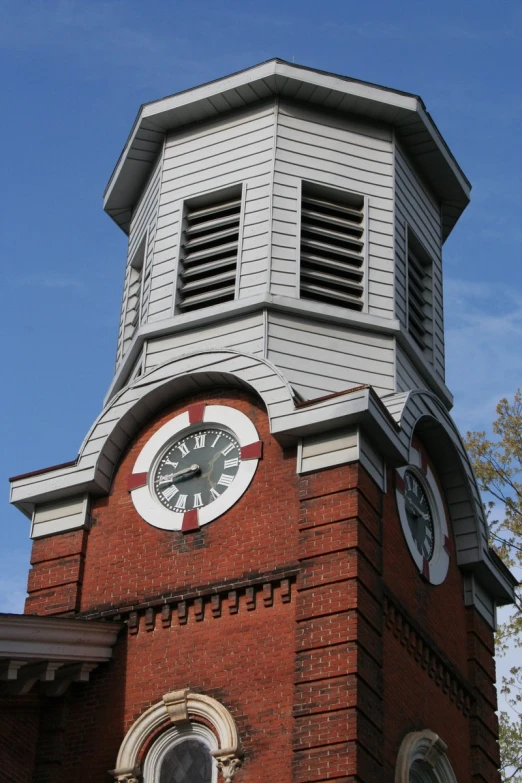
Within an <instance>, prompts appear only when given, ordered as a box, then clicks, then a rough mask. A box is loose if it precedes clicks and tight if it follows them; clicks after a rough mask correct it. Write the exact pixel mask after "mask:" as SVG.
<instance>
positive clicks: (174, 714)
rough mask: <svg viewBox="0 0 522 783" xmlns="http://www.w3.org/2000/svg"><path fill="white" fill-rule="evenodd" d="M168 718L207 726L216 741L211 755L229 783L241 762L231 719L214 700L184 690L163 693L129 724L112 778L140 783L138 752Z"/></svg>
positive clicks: (175, 722)
mask: <svg viewBox="0 0 522 783" xmlns="http://www.w3.org/2000/svg"><path fill="white" fill-rule="evenodd" d="M169 721H170V722H171V723H173V724H174V725H179V724H184V723H187V721H193V722H195V723H198V722H201V723H203V724H207V725H209V726H210V727H211V728H212V731H213V733H214V734H215V737H216V740H217V749H216V750H213V751H211V754H212V756H214V758H215V759H216V764H217V767H218V772H222V774H223V779H224V781H225V783H231V781H232V780H233V779H234V776H235V773H236V771H237V769H239V767H240V765H241V755H242V754H241V748H240V743H239V736H238V733H237V728H236V724H235V722H234V719H233V717H232V715H231V714H230V713H229V711H228V710H227V709H226V708H225V707H224V706H223V705H222V704H220V703H219V702H218V701H216V699H213V698H212V697H210V696H205V695H204V694H201V693H191V692H190V691H189V690H188V689H185V690H181V691H173V692H172V693H166V694H165V695H164V696H163V698H162V700H161V701H160V702H158V703H157V704H154V705H153V706H152V707H149V709H148V710H145V712H144V713H143V714H142V715H140V717H139V718H138V719H137V720H136V721H135V722H134V723H133V724H132V726H131V727H130V729H129V731H128V732H127V734H126V735H125V738H124V740H123V742H122V744H121V746H120V750H119V753H118V758H117V761H116V769H115V770H113V771H112V773H111V774H112V775H113V777H114V780H115V781H118V783H139V782H140V778H141V774H140V769H139V754H140V751H141V749H142V748H143V746H144V744H145V743H146V741H147V740H148V739H149V738H150V737H151V735H153V734H154V733H155V732H156V730H157V729H159V728H160V727H161V726H162V725H163V724H165V723H167V722H169Z"/></svg>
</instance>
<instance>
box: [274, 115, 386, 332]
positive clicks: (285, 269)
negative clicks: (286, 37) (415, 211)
mask: <svg viewBox="0 0 522 783" xmlns="http://www.w3.org/2000/svg"><path fill="white" fill-rule="evenodd" d="M303 180H305V181H310V182H316V183H319V184H323V185H328V186H332V187H337V188H340V189H342V190H349V191H351V192H354V193H358V194H361V195H363V196H366V197H367V200H366V210H367V215H365V221H366V236H365V243H366V246H367V252H368V267H369V268H368V275H367V279H366V280H365V281H364V284H365V287H366V290H367V293H368V311H369V312H370V313H374V314H376V315H380V316H384V317H391V316H392V315H393V309H394V294H393V149H392V144H391V137H390V133H389V131H388V130H387V129H385V128H381V127H380V126H375V127H374V126H371V125H365V124H362V123H361V124H360V123H358V122H356V121H354V120H351V119H348V118H344V119H343V118H340V117H335V116H334V115H331V114H330V113H328V112H323V111H317V110H315V111H314V110H313V109H310V108H308V107H304V106H302V105H299V104H290V103H284V102H282V103H281V104H280V106H279V112H278V120H277V143H276V153H275V164H274V198H273V205H272V217H273V221H272V265H271V275H270V290H271V292H272V293H274V294H279V295H284V296H293V297H296V296H298V295H299V280H298V277H299V263H298V254H299V244H300V242H299V234H300V198H301V182H302V181H303ZM375 262H376V264H377V268H378V270H379V272H380V276H379V277H378V278H377V277H376V276H375V275H373V274H372V271H373V268H374V263H375Z"/></svg>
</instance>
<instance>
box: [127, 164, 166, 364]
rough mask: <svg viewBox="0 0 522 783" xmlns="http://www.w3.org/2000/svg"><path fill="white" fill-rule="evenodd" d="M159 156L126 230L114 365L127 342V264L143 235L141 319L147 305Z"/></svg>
mask: <svg viewBox="0 0 522 783" xmlns="http://www.w3.org/2000/svg"><path fill="white" fill-rule="evenodd" d="M161 164H162V161H161V158H160V159H159V160H158V162H157V164H156V166H155V168H154V170H153V172H152V175H151V177H150V180H149V182H148V184H147V185H146V187H145V189H144V191H143V194H142V196H141V198H140V200H139V202H138V203H137V205H136V207H135V209H134V212H133V215H132V220H131V224H130V231H129V244H128V250H127V266H126V270H125V282H124V289H123V297H122V308H121V315H120V325H119V330H118V346H117V353H116V364H118V363H119V362H120V360H121V359H122V358H123V356H124V354H125V352H126V350H127V347H128V345H129V343H130V339H132V336H131V337H130V338H127V339H125V337H124V330H125V313H126V309H127V292H128V288H129V283H130V273H131V263H132V260H133V258H134V256H135V253H136V251H137V250H138V248H139V246H140V244H141V242H142V240H143V237H144V236H146V237H147V244H146V247H145V255H144V259H143V273H142V297H141V302H142V303H141V321H142V322H143V321H145V320H146V319H147V310H148V304H149V295H150V283H151V266H152V258H153V249H154V233H155V228H156V220H157V215H158V205H159V193H160V181H161Z"/></svg>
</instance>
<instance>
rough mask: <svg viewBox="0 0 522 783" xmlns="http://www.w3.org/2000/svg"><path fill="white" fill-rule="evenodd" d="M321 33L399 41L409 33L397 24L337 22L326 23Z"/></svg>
mask: <svg viewBox="0 0 522 783" xmlns="http://www.w3.org/2000/svg"><path fill="white" fill-rule="evenodd" d="M320 29H321V31H322V32H324V33H327V34H330V35H335V36H343V38H344V37H345V36H347V35H356V36H358V37H359V38H366V39H368V40H371V41H375V40H397V39H401V38H406V36H407V31H406V30H405V29H404V27H400V26H399V25H396V24H386V23H380V24H379V23H376V22H374V21H372V22H365V23H364V24H360V25H347V24H342V23H341V24H338V23H337V22H325V23H324V24H322V25H321V27H320Z"/></svg>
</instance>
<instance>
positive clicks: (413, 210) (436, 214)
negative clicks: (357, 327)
mask: <svg viewBox="0 0 522 783" xmlns="http://www.w3.org/2000/svg"><path fill="white" fill-rule="evenodd" d="M395 220H396V231H395V234H396V286H397V289H396V314H397V317H398V318H399V320H400V321H401V323H403V324H404V326H405V327H406V328H407V263H408V258H407V232H408V226H409V227H410V229H411V230H412V231H413V232H414V234H415V235H416V236H417V238H418V240H419V241H420V242H421V244H422V245H423V247H424V249H425V250H426V252H427V253H428V255H429V257H430V258H431V260H432V262H433V267H432V295H433V309H432V313H433V357H432V365H433V369H434V371H435V373H436V374H437V376H438V377H439V379H440V380H442V381H444V375H445V372H444V331H443V330H444V322H443V299H442V223H441V212H440V205H439V204H438V203H437V201H436V200H435V198H434V196H433V195H432V194H431V193H430V192H429V191H428V190H427V189H426V187H425V186H424V185H423V183H422V182H421V180H420V178H419V177H418V176H417V174H416V172H415V171H414V169H413V167H412V165H411V163H410V161H409V160H408V159H407V158H406V156H405V154H404V153H403V152H402V150H401V149H400V147H399V146H398V145H396V148H395ZM427 357H428V354H427Z"/></svg>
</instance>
